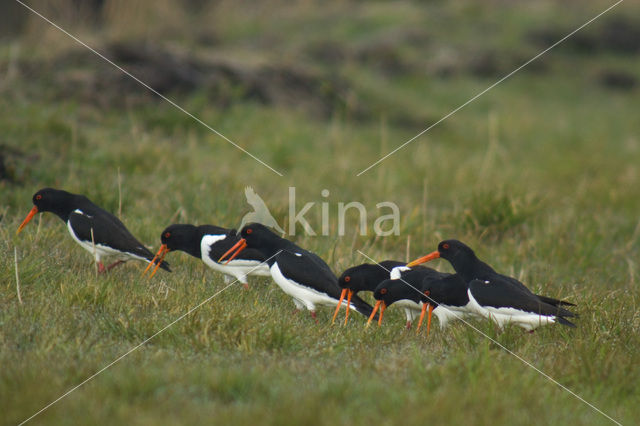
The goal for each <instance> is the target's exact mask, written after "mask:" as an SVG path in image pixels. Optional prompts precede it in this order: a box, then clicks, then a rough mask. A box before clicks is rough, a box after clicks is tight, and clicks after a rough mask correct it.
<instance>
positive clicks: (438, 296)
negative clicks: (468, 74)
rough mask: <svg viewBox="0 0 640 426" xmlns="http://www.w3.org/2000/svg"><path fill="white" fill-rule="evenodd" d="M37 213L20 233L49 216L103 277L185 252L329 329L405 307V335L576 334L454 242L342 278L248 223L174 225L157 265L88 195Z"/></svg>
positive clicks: (61, 195)
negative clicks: (485, 327)
mask: <svg viewBox="0 0 640 426" xmlns="http://www.w3.org/2000/svg"><path fill="white" fill-rule="evenodd" d="M33 204H34V207H33V208H32V209H31V211H30V212H29V214H28V215H27V217H26V218H25V219H24V221H23V222H22V223H21V224H20V227H19V228H18V231H17V232H18V233H19V232H20V231H22V229H23V228H24V227H25V225H26V224H27V223H28V222H29V221H30V220H31V219H32V218H33V217H34V216H35V215H36V214H37V213H41V212H52V213H55V214H56V215H58V217H60V219H62V220H63V221H64V222H65V223H66V224H67V228H68V230H69V233H70V234H71V236H72V238H73V239H74V240H75V241H76V242H77V243H78V244H79V245H81V246H82V247H83V248H85V249H86V250H88V251H89V252H90V253H91V254H92V255H93V256H94V258H95V262H96V263H97V265H98V271H99V272H101V273H103V272H105V271H107V270H110V269H111V268H113V267H114V266H116V265H118V264H120V263H123V262H125V261H127V260H131V259H135V260H141V261H144V262H147V263H148V266H147V268H146V269H145V271H144V274H146V273H147V271H149V270H150V268H151V267H152V266H154V265H155V267H154V269H153V271H152V272H151V275H150V276H153V275H154V274H155V273H156V271H157V270H158V268H162V269H164V270H166V271H169V272H170V271H171V270H170V269H169V265H168V263H167V262H165V261H164V258H165V256H166V255H167V253H169V252H170V251H184V252H186V253H188V254H190V255H192V256H195V257H197V258H199V259H201V260H202V261H203V262H204V263H205V264H206V265H207V266H209V267H210V268H212V269H214V270H216V271H218V272H221V273H223V274H225V279H234V278H235V280H237V281H239V282H240V283H242V284H243V285H244V286H245V288H246V287H248V282H247V277H248V276H250V275H262V276H271V277H272V278H273V280H274V281H275V283H276V284H277V285H278V286H279V287H280V288H281V289H282V291H284V292H285V293H286V294H288V295H289V296H291V298H292V299H293V303H294V304H295V306H296V310H300V309H307V310H309V311H310V312H311V316H312V317H313V318H314V319H315V320H316V321H317V319H316V306H318V305H329V306H335V307H336V310H335V312H334V314H333V319H332V322H333V321H335V319H336V317H337V315H338V312H339V310H340V307H341V306H345V308H346V314H345V320H344V321H345V324H346V323H347V321H348V319H349V312H350V311H351V310H355V311H358V312H360V313H361V314H363V315H365V316H367V317H368V318H369V319H368V322H367V324H369V323H370V322H371V321H372V320H373V319H375V317H376V315H378V317H377V319H378V324H380V323H381V322H382V318H383V314H384V311H385V309H386V308H387V307H389V306H390V305H392V304H395V305H396V306H400V307H402V308H404V311H405V314H406V318H407V323H406V326H407V328H410V327H411V324H412V322H413V321H414V320H415V319H416V318H417V317H418V316H419V321H418V326H417V329H418V330H419V329H420V327H421V325H422V322H423V319H424V317H425V314H426V313H427V312H428V316H427V333H428V332H429V330H430V325H431V317H432V314H435V315H436V317H437V318H438V322H439V323H440V326H441V327H445V326H446V324H447V323H448V322H449V321H450V320H455V319H462V318H464V317H466V316H475V317H480V318H487V319H489V320H491V321H493V322H494V323H495V324H497V325H498V327H500V328H501V329H502V328H503V327H504V326H505V325H506V324H509V323H513V324H516V325H518V326H520V327H522V328H524V329H525V330H527V331H533V330H534V329H535V328H537V327H539V326H541V325H546V324H551V323H555V322H558V323H560V324H563V325H567V326H571V327H575V325H574V324H573V323H571V322H570V321H569V320H568V319H567V318H571V317H576V316H577V315H576V314H574V313H573V312H571V311H569V310H568V309H567V307H570V306H575V305H574V304H573V303H569V302H566V301H563V300H559V299H554V298H551V297H547V296H541V295H538V294H535V293H533V292H531V291H530V290H529V289H528V288H527V287H526V286H525V285H524V284H522V283H521V282H520V281H518V280H516V279H515V278H512V277H509V276H506V275H502V274H499V273H497V272H496V271H495V270H494V269H493V268H491V267H490V266H489V265H487V264H486V263H484V262H483V261H481V260H480V259H478V258H477V257H476V255H475V253H474V252H473V250H472V249H471V248H469V247H468V246H466V245H465V244H464V243H462V242H460V241H458V240H446V241H442V242H440V244H438V249H437V250H436V251H434V252H432V253H430V254H428V255H426V256H423V257H421V258H419V259H416V260H414V261H412V262H409V263H405V262H399V261H392V260H386V261H383V262H380V263H377V264H362V265H358V266H354V267H351V268H349V269H347V270H346V271H344V272H343V273H342V275H341V276H340V277H339V278H338V277H336V275H335V274H334V273H333V271H332V270H331V268H330V267H329V266H328V265H327V264H326V263H325V262H324V261H323V260H322V259H321V258H320V257H319V256H317V255H316V254H314V253H312V252H310V251H308V250H305V249H303V248H301V247H299V246H298V245H296V244H294V243H293V242H291V241H289V240H287V239H285V238H281V237H280V236H278V235H276V234H275V233H274V232H272V231H271V230H270V229H269V228H267V227H266V226H264V225H262V224H260V223H249V224H247V225H245V226H244V227H243V228H242V229H241V230H240V232H239V233H238V232H237V231H236V230H234V229H227V228H221V227H218V226H213V225H202V226H194V225H187V224H174V225H171V226H169V227H167V228H166V229H165V230H164V231H162V234H161V235H160V239H161V242H162V244H161V246H160V249H159V250H158V252H157V253H156V255H155V256H154V254H153V253H152V252H151V251H149V250H148V249H147V248H146V247H145V246H144V245H143V244H142V243H140V242H139V241H138V240H137V239H136V238H135V237H134V236H133V235H132V234H131V233H130V232H129V231H128V230H127V228H126V227H125V225H124V224H123V223H122V222H121V221H120V220H119V219H118V218H117V217H116V216H114V215H113V214H111V213H109V212H107V211H105V210H103V209H102V208H100V207H98V206H96V205H95V204H94V203H92V202H91V201H90V200H89V199H88V198H87V197H85V196H84V195H77V194H72V193H69V192H66V191H62V190H57V189H52V188H44V189H41V190H39V191H38V192H36V193H35V194H34V195H33ZM107 257H111V258H112V259H114V260H115V262H114V263H113V264H111V265H109V266H107V267H105V266H104V264H103V263H102V259H103V258H107ZM440 257H441V258H443V259H446V260H447V261H449V262H450V263H451V265H452V266H453V269H454V270H455V273H454V274H450V273H444V272H438V271H436V270H434V269H431V268H427V267H425V266H421V264H423V263H426V262H428V261H430V260H433V259H436V258H440ZM361 291H370V292H373V296H374V298H375V299H376V304H375V306H374V307H372V306H371V305H369V304H368V303H367V302H365V301H364V300H362V299H361V298H360V297H359V296H358V293H359V292H361ZM345 298H346V300H345ZM378 310H379V314H378V313H377V312H378Z"/></svg>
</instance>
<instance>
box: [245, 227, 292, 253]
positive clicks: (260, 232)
mask: <svg viewBox="0 0 640 426" xmlns="http://www.w3.org/2000/svg"><path fill="white" fill-rule="evenodd" d="M240 237H241V238H244V240H245V241H246V242H247V247H251V248H256V249H259V250H260V251H263V252H264V253H265V254H267V255H269V256H270V255H272V254H274V253H275V251H277V249H278V248H279V246H280V245H281V244H280V243H281V241H282V240H283V239H282V238H280V237H279V236H278V235H276V234H275V233H274V232H273V231H271V230H270V229H269V228H267V227H266V226H264V225H262V224H260V223H249V224H247V225H245V226H244V227H243V228H242V230H241V231H240ZM271 252H273V253H271Z"/></svg>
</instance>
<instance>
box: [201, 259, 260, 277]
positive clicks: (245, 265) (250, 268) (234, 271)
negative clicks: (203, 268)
mask: <svg viewBox="0 0 640 426" xmlns="http://www.w3.org/2000/svg"><path fill="white" fill-rule="evenodd" d="M202 261H203V262H204V263H205V265H207V266H208V267H209V268H211V269H213V270H214V271H217V272H221V273H223V274H227V275H233V276H234V277H236V278H238V279H239V280H240V281H242V282H244V281H243V280H244V277H246V276H247V275H260V276H263V277H268V276H271V272H270V271H269V265H268V264H266V263H263V262H260V261H259V260H236V259H234V260H232V261H231V262H229V263H228V264H222V263H218V262H214V261H213V260H212V259H211V258H210V257H209V255H205V256H202ZM241 277H242V278H241Z"/></svg>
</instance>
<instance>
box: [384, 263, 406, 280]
mask: <svg viewBox="0 0 640 426" xmlns="http://www.w3.org/2000/svg"><path fill="white" fill-rule="evenodd" d="M410 270H411V268H408V267H406V266H396V267H395V268H393V269H392V270H391V273H390V274H389V278H391V279H392V280H399V279H400V277H401V276H402V273H403V272H405V271H410Z"/></svg>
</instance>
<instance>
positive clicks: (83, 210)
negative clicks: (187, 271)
mask: <svg viewBox="0 0 640 426" xmlns="http://www.w3.org/2000/svg"><path fill="white" fill-rule="evenodd" d="M33 204H34V206H33V208H32V209H31V211H30V212H29V214H28V215H27V217H26V218H25V219H24V221H23V222H22V224H20V227H18V231H17V232H18V233H19V232H20V231H22V228H24V227H25V225H26V224H27V223H29V221H30V220H31V219H32V218H33V216H35V215H36V213H41V212H52V213H55V214H56V215H58V217H59V218H60V219H62V221H63V222H65V223H66V224H67V228H68V229H69V233H70V234H71V237H73V239H74V240H75V242H77V243H78V244H80V246H82V247H83V248H84V249H85V250H87V251H89V252H90V253H91V254H92V255H94V257H95V261H96V262H97V263H98V271H99V272H104V271H105V270H109V269H111V268H113V267H114V266H116V265H118V264H120V263H124V262H126V261H127V260H130V259H136V260H142V261H145V262H151V261H152V259H153V258H154V257H153V253H151V252H150V251H149V250H148V249H147V248H146V247H145V246H144V245H142V243H141V242H140V241H138V240H137V239H136V238H135V237H134V236H133V235H131V233H130V232H129V231H128V230H127V228H126V227H125V226H124V224H123V223H122V222H121V221H120V219H118V218H117V217H115V216H114V215H112V214H111V213H109V212H107V211H105V210H103V209H101V208H100V207H98V206H96V205H95V204H93V203H92V202H91V201H90V200H89V199H88V198H87V197H85V196H84V195H78V194H72V193H70V192H67V191H62V190H59V189H53V188H44V189H41V190H40V191H38V192H36V193H35V194H34V195H33ZM104 257H112V258H115V259H116V262H114V263H113V264H111V265H109V267H107V268H105V267H104V264H103V263H102V258H104ZM160 267H161V268H162V269H165V270H167V271H169V272H170V271H171V270H170V269H169V264H168V263H166V262H162V263H161V264H160Z"/></svg>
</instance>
